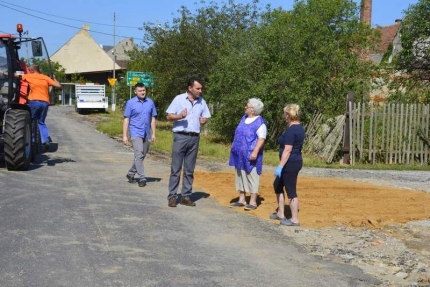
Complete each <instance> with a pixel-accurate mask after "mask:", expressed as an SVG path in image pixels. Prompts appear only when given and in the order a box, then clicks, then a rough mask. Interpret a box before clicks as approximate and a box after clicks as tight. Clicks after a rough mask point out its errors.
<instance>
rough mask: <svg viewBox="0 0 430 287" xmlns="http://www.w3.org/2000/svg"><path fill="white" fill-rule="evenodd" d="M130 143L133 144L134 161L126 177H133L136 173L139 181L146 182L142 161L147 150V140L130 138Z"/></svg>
mask: <svg viewBox="0 0 430 287" xmlns="http://www.w3.org/2000/svg"><path fill="white" fill-rule="evenodd" d="M131 142H132V143H133V150H134V160H133V165H132V166H131V168H130V170H129V171H128V175H130V176H134V175H135V174H136V173H137V174H138V176H139V179H143V180H146V176H145V168H144V167H143V160H144V159H145V156H146V154H147V153H148V150H149V144H150V143H149V139H147V138H138V137H132V138H131Z"/></svg>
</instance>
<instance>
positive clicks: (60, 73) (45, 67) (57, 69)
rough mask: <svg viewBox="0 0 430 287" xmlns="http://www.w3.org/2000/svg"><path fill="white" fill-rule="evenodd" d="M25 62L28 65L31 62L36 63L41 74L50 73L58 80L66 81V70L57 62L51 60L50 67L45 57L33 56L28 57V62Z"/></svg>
mask: <svg viewBox="0 0 430 287" xmlns="http://www.w3.org/2000/svg"><path fill="white" fill-rule="evenodd" d="M26 64H27V65H28V66H29V65H32V64H34V65H38V66H39V68H40V71H41V72H42V73H43V74H45V75H50V74H51V73H52V74H54V75H55V77H56V78H57V80H58V81H59V82H65V81H66V70H65V69H64V68H63V67H62V66H61V65H60V63H58V62H54V61H51V67H50V66H49V64H48V61H47V60H46V59H42V58H35V57H33V58H31V59H30V62H27V63H26Z"/></svg>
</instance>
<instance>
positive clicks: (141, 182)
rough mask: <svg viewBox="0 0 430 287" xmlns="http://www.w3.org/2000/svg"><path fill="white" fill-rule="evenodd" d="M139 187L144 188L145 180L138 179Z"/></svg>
mask: <svg viewBox="0 0 430 287" xmlns="http://www.w3.org/2000/svg"><path fill="white" fill-rule="evenodd" d="M138 182H139V187H145V186H146V180H144V179H139V181H138Z"/></svg>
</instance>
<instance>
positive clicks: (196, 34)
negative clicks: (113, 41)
mask: <svg viewBox="0 0 430 287" xmlns="http://www.w3.org/2000/svg"><path fill="white" fill-rule="evenodd" d="M257 3H258V1H254V3H253V4H247V5H242V4H234V3H233V1H229V3H226V4H222V5H219V4H216V3H214V2H211V4H210V5H208V6H205V2H204V1H201V2H200V4H201V5H203V6H202V7H201V8H198V9H197V11H196V13H195V14H192V13H191V12H190V10H188V9H187V8H186V7H185V6H183V7H181V9H180V10H179V11H178V12H179V14H180V16H179V17H177V18H174V19H173V21H172V23H171V24H169V23H165V24H164V25H160V24H158V25H157V24H154V23H145V24H144V26H143V29H144V30H145V32H146V33H145V41H144V42H145V46H146V47H147V48H144V49H143V50H142V51H141V52H139V53H132V54H131V55H132V59H133V60H132V61H131V62H130V64H131V65H130V66H129V69H131V68H133V69H135V68H137V70H138V71H139V70H140V71H148V72H152V73H153V75H154V78H155V86H154V100H155V102H156V104H157V106H158V108H159V109H160V110H163V109H165V108H166V107H167V105H168V104H169V103H170V102H171V100H172V98H173V97H174V96H175V95H177V94H179V93H183V92H184V91H185V89H186V81H187V79H188V78H189V77H190V76H193V75H194V76H198V77H200V78H201V79H202V81H203V82H204V84H205V85H204V88H206V87H207V86H208V84H209V83H208V78H209V75H210V73H211V71H212V68H213V66H214V64H215V63H216V62H217V61H218V58H219V52H220V50H221V47H222V46H223V45H224V44H225V43H226V42H229V41H230V40H231V37H232V34H233V32H234V31H235V30H239V29H247V27H249V26H251V25H254V23H255V22H256V21H257V19H258V7H257Z"/></svg>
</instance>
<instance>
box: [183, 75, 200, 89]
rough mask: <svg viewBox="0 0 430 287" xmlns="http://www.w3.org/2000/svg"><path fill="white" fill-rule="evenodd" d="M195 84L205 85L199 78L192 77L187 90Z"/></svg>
mask: <svg viewBox="0 0 430 287" xmlns="http://www.w3.org/2000/svg"><path fill="white" fill-rule="evenodd" d="M194 82H198V83H200V84H201V85H203V83H202V81H201V80H200V79H199V78H197V77H195V76H192V77H190V78H189V79H188V82H187V89H188V87H189V86H194Z"/></svg>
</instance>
